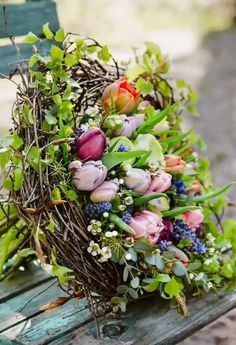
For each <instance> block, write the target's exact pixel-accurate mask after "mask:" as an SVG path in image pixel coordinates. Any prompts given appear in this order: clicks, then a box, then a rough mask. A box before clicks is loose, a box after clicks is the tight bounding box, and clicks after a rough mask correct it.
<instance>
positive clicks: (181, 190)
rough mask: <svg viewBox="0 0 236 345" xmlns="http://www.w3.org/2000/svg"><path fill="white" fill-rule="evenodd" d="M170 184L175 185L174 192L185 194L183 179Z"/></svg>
mask: <svg viewBox="0 0 236 345" xmlns="http://www.w3.org/2000/svg"><path fill="white" fill-rule="evenodd" d="M172 184H173V185H174V186H175V187H176V193H177V194H186V193H187V190H186V186H185V184H184V182H183V181H181V180H177V181H173V182H172Z"/></svg>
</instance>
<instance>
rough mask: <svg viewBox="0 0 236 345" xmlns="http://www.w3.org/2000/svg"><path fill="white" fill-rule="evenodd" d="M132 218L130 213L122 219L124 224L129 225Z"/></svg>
mask: <svg viewBox="0 0 236 345" xmlns="http://www.w3.org/2000/svg"><path fill="white" fill-rule="evenodd" d="M131 218H132V216H131V214H130V213H125V214H124V215H123V216H122V218H121V219H122V220H123V222H124V223H127V224H128V223H130V222H131Z"/></svg>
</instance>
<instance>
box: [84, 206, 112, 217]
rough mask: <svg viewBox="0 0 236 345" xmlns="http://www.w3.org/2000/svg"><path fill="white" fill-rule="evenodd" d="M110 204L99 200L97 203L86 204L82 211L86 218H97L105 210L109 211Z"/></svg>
mask: <svg viewBox="0 0 236 345" xmlns="http://www.w3.org/2000/svg"><path fill="white" fill-rule="evenodd" d="M111 208H112V204H111V203H110V202H101V203H99V204H88V205H87V206H86V207H85V209H84V213H85V216H86V217H87V218H88V219H99V218H101V216H102V215H103V213H105V212H109V211H111Z"/></svg>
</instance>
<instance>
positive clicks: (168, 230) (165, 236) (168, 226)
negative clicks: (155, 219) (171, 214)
mask: <svg viewBox="0 0 236 345" xmlns="http://www.w3.org/2000/svg"><path fill="white" fill-rule="evenodd" d="M162 222H163V225H164V228H163V230H162V232H161V233H160V236H159V241H163V240H166V241H171V240H172V234H173V231H174V227H173V224H172V222H171V221H170V220H169V219H167V218H163V220H162Z"/></svg>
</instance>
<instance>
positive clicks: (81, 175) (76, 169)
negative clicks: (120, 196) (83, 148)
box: [69, 161, 107, 191]
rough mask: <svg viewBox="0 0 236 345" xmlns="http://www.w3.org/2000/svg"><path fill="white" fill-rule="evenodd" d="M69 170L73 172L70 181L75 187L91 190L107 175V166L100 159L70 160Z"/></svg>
mask: <svg viewBox="0 0 236 345" xmlns="http://www.w3.org/2000/svg"><path fill="white" fill-rule="evenodd" d="M69 170H70V171H71V172H72V173H73V179H72V182H73V184H74V186H75V188H76V189H78V190H86V191H91V190H94V189H95V188H97V187H98V186H99V185H100V184H101V183H102V182H103V181H104V180H105V178H106V176H107V168H106V167H105V166H104V165H103V164H102V162H101V161H96V162H95V161H88V162H86V163H84V164H82V163H81V162H80V161H74V162H71V163H70V165H69Z"/></svg>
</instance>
